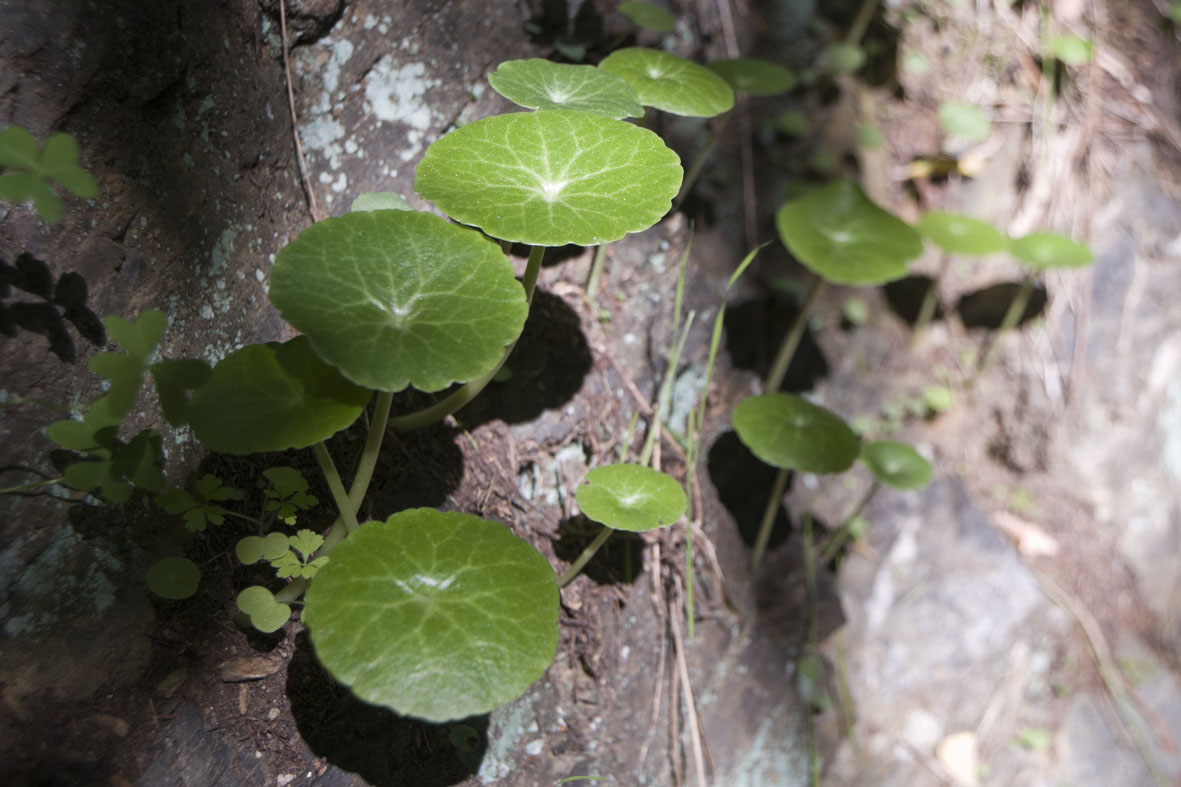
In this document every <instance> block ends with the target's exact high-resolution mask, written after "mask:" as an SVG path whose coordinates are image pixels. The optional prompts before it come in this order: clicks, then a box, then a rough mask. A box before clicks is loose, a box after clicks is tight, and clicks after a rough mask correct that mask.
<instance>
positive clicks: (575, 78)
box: [488, 58, 644, 120]
mask: <svg viewBox="0 0 1181 787" xmlns="http://www.w3.org/2000/svg"><path fill="white" fill-rule="evenodd" d="M488 84H490V85H492V89H493V90H495V91H496V92H497V93H499V94H500V95H502V96H504V97H505V98H507V99H508V100H509V101H512V102H513V103H514V104H520V105H521V106H523V107H528V108H529V109H569V110H576V111H578V112H594V113H595V114H597V115H602V116H604V117H609V118H614V119H616V120H618V119H620V118H626V117H639V116H640V115H643V114H644V107H642V106H641V105H640V102H639V101H637V100H636V91H635V90H633V89H632V87H631V85H629V84H628V83H627V82H625V81H623V80H622V79H621V78H619V77H617V76H615V75H614V74H609V73H607V72H606V71H603V70H601V69H598V68H595V67H594V66H573V65H567V64H565V63H553V62H551V61H549V60H542V59H541V58H531V59H529V60H506V61H505V62H503V63H501V64H500V66H499V67H498V68H497V69H496V70H495V71H493V72H492V73H491V74H489V75H488Z"/></svg>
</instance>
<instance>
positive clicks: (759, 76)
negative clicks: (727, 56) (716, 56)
mask: <svg viewBox="0 0 1181 787" xmlns="http://www.w3.org/2000/svg"><path fill="white" fill-rule="evenodd" d="M709 69H710V71H713V72H714V73H715V74H717V75H718V76H720V77H721V78H722V79H724V80H726V82H727V83H728V84H729V85H730V87H732V88H733V89H734V90H735V91H737V92H739V93H746V94H747V95H751V96H774V95H778V94H779V93H786V92H787V91H789V90H791V89H792V88H793V87H795V86H796V78H795V76H794V75H793V74H792V73H791V72H790V71H788V70H787V69H786V68H784V67H783V66H781V65H779V64H777V63H772V62H771V61H770V60H763V59H761V58H757V57H740V58H736V59H734V60H715V61H714V62H712V63H710V64H709Z"/></svg>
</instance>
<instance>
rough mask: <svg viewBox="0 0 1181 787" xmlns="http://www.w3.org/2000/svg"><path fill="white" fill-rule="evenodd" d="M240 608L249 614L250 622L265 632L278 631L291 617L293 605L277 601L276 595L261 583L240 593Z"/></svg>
mask: <svg viewBox="0 0 1181 787" xmlns="http://www.w3.org/2000/svg"><path fill="white" fill-rule="evenodd" d="M238 609H240V610H242V611H243V612H245V613H246V614H247V615H249V616H250V624H251V625H252V626H254V627H255V628H256V629H258V630H259V631H261V632H263V633H264V634H270V633H271V632H273V631H278V630H279V629H281V628H283V626H284V625H285V624H286V623H287V621H288V620H290V619H291V607H290V606H288V605H287V604H281V603H279V602H278V601H275V595H274V594H273V593H271V591H269V590H267V589H266V588H264V587H261V586H259V585H252V586H250V587H248V588H246V589H245V590H243V591H242V592H241V593H239V594H238Z"/></svg>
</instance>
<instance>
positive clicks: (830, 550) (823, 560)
mask: <svg viewBox="0 0 1181 787" xmlns="http://www.w3.org/2000/svg"><path fill="white" fill-rule="evenodd" d="M881 486H882V484H881V482H880V481H877V480H875V481H874V482H873V483H872V484H870V485H869V489H867V490H865V494H864V495H862V496H861V500H860V501H859V502H858V503H857V505H856V507H854V508H853V510H852V511H851V512H850V513H849V515H848V516H847V517H845V518H844V519H843V520H841V526H840V527H839V528H837V530H836V531H835V532H833V534H832V535H831V536H829V537H828V540H827V541H825V542H824V551H823V552H821V553H820V565H822V566H826V565H828V563H829V561H830V560H832V559H833V558H834V557H836V555H837V552H839V551H840V549H841V547H842V546H844V545H845V542H846V541H848V540H849V531H850V530H851V525H852V523H853V520H854V519H856V518H857V517H858V516H860V515H861V512H862V511H864V510H865V507H866V506H867V505H869V501H870V500H872V499H873V496H874V495H876V494H877V491H878V490H879V489H880V488H881Z"/></svg>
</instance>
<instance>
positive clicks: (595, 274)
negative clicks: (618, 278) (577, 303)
mask: <svg viewBox="0 0 1181 787" xmlns="http://www.w3.org/2000/svg"><path fill="white" fill-rule="evenodd" d="M606 261H607V244H603V243H600V244H599V245H598V246H595V254H594V256H593V257H592V258H591V269H590V275H589V276H587V277H586V297H587V299H588V300H591V301H593V300H594V299H595V298H596V297H597V296H598V294H599V284H600V282H602V280H603V263H605V262H606Z"/></svg>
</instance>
